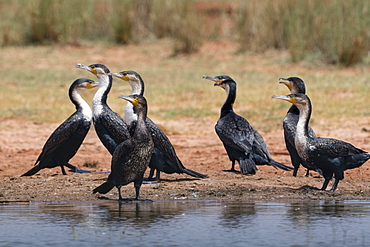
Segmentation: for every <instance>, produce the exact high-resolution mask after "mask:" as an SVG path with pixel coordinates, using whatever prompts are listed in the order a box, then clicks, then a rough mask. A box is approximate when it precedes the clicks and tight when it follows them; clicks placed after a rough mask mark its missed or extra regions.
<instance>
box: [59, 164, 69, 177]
mask: <svg viewBox="0 0 370 247" xmlns="http://www.w3.org/2000/svg"><path fill="white" fill-rule="evenodd" d="M60 168H62V174H63V175H67V173H66V170H65V169H64V165H60Z"/></svg>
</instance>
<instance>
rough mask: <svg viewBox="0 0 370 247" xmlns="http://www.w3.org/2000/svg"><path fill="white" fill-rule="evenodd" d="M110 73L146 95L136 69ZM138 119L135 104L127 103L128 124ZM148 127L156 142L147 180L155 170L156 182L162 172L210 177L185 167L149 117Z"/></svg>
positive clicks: (166, 138)
mask: <svg viewBox="0 0 370 247" xmlns="http://www.w3.org/2000/svg"><path fill="white" fill-rule="evenodd" d="M110 75H112V76H115V77H117V78H120V79H122V80H124V81H127V82H128V83H129V84H130V86H131V88H132V92H131V93H132V94H139V95H144V81H143V79H142V78H141V76H140V75H139V74H138V73H136V72H135V71H122V72H120V73H110ZM136 119H137V114H136V112H135V110H134V108H133V105H132V104H131V103H127V105H126V109H125V120H126V122H127V124H131V123H132V122H133V121H135V120H136ZM146 127H147V128H148V130H149V132H150V134H151V135H152V139H153V143H154V151H153V155H152V158H151V160H150V163H149V167H150V173H149V177H148V178H147V179H146V181H153V175H154V171H155V170H156V178H155V179H154V181H155V182H159V180H160V172H164V173H168V174H172V173H186V174H188V175H190V176H193V177H197V178H206V177H208V176H207V175H204V174H201V173H199V172H196V171H193V170H191V169H188V168H186V167H184V165H183V164H182V163H181V161H180V159H179V158H178V157H177V154H176V151H175V149H174V147H173V146H172V144H171V142H170V140H169V139H168V137H167V136H166V134H165V133H164V132H163V131H162V130H161V129H160V128H159V127H158V126H157V125H156V124H155V123H154V122H153V121H152V120H151V119H149V118H146Z"/></svg>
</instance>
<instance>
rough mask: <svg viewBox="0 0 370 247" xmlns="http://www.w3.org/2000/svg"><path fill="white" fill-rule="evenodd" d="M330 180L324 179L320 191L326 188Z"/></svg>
mask: <svg viewBox="0 0 370 247" xmlns="http://www.w3.org/2000/svg"><path fill="white" fill-rule="evenodd" d="M330 179H331V177H326V178H325V181H324V184H323V185H322V187H321V189H320V190H325V189H326V187H328V184H329V181H330Z"/></svg>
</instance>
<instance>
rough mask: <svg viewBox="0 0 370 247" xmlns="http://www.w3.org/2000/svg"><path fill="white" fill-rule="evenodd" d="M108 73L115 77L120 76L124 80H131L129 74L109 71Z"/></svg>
mask: <svg viewBox="0 0 370 247" xmlns="http://www.w3.org/2000/svg"><path fill="white" fill-rule="evenodd" d="M108 75H110V76H114V77H117V78H119V79H121V80H124V81H129V78H128V76H127V75H123V74H122V73H120V72H119V73H108Z"/></svg>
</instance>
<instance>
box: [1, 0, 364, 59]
mask: <svg viewBox="0 0 370 247" xmlns="http://www.w3.org/2000/svg"><path fill="white" fill-rule="evenodd" d="M0 14H1V17H2V18H1V19H0V45H2V46H24V45H35V44H42V45H45V44H59V45H84V44H92V43H103V44H119V45H127V44H130V43H146V42H148V41H152V40H157V39H163V38H170V39H171V40H172V50H173V55H177V54H190V53H195V52H197V51H199V49H200V48H201V46H202V43H203V42H204V41H206V40H212V41H219V42H223V41H227V42H236V43H238V44H239V51H240V52H246V51H249V52H264V51H266V50H270V49H279V50H287V51H289V54H290V56H291V59H292V61H301V60H307V59H308V60H310V59H311V60H312V59H316V60H319V61H323V62H325V63H329V64H340V65H344V66H350V65H353V64H356V63H360V62H363V61H364V59H366V58H367V57H368V56H369V55H368V54H369V51H370V1H368V0H311V1H296V0H268V1H243V0H240V1H238V0H226V1H211V0H204V1H200V0H191V1H189V0H188V1H181V0H153V1H151V0H106V1H98V0H84V1H75V0H58V1H50V0H33V1H25V0H0Z"/></svg>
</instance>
